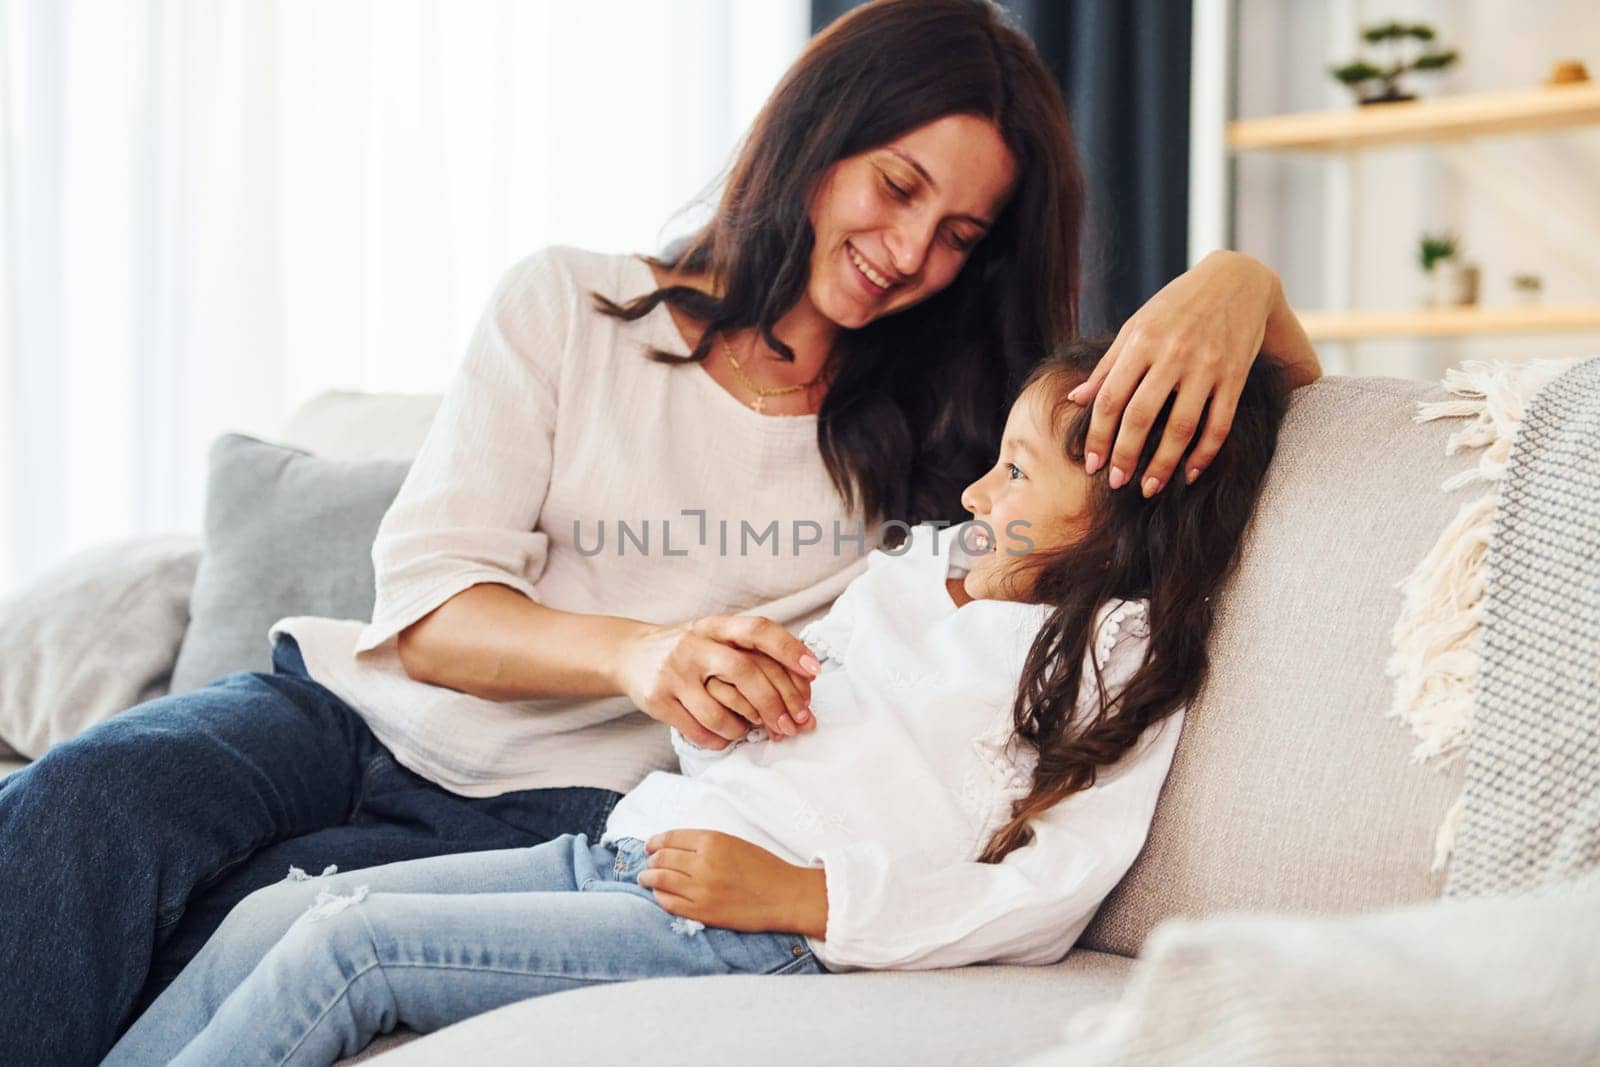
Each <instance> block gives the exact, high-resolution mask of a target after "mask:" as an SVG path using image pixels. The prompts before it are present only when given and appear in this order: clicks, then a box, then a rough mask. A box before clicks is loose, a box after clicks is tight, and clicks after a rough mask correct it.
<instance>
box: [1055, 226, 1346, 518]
mask: <svg viewBox="0 0 1600 1067" xmlns="http://www.w3.org/2000/svg"><path fill="white" fill-rule="evenodd" d="M1269 331H1270V333H1271V334H1272V336H1271V338H1270V340H1271V341H1272V342H1273V344H1272V345H1269V346H1268V352H1269V353H1270V354H1272V355H1273V356H1274V358H1279V359H1281V360H1282V361H1283V362H1284V363H1285V364H1286V365H1289V366H1292V367H1294V369H1295V370H1294V373H1293V374H1292V375H1291V379H1290V381H1291V384H1293V385H1303V384H1305V383H1306V382H1307V381H1310V380H1313V379H1315V378H1316V377H1317V376H1319V375H1320V374H1321V373H1322V369H1321V367H1320V366H1318V364H1317V359H1316V353H1315V351H1314V350H1313V349H1312V348H1311V342H1310V341H1309V340H1308V339H1307V338H1306V335H1305V331H1304V329H1302V328H1301V326H1300V323H1299V320H1298V319H1296V318H1295V315H1294V312H1293V311H1292V310H1291V309H1290V308H1289V306H1288V304H1287V303H1286V302H1285V301H1284V298H1283V290H1282V286H1281V284H1280V283H1279V280H1278V276H1277V275H1276V274H1274V273H1273V272H1272V271H1271V270H1269V269H1268V268H1267V267H1266V266H1264V265H1263V264H1261V263H1259V262H1257V261H1256V260H1254V259H1251V258H1250V257H1249V256H1245V255H1241V254H1239V253H1237V252H1227V251H1223V252H1213V253H1211V254H1210V255H1208V256H1206V258H1205V259H1203V260H1201V261H1200V262H1199V263H1198V264H1196V265H1195V266H1194V267H1193V268H1192V269H1190V270H1188V271H1186V272H1184V273H1183V274H1180V275H1179V276H1178V277H1176V278H1174V279H1173V280H1172V281H1170V282H1168V283H1167V285H1166V286H1164V287H1163V288H1162V289H1161V291H1160V292H1158V293H1156V295H1155V296H1153V297H1151V298H1150V299H1149V301H1148V302H1146V303H1145V305H1144V306H1143V307H1141V308H1140V309H1139V310H1138V311H1137V312H1135V313H1134V315H1133V316H1132V317H1131V318H1129V319H1128V321H1127V322H1125V323H1124V324H1123V326H1122V329H1121V330H1119V331H1118V332H1117V338H1116V341H1115V342H1113V344H1112V345H1111V348H1110V349H1109V350H1108V351H1107V352H1106V354H1105V357H1104V358H1103V359H1101V360H1100V363H1099V365H1097V366H1096V367H1095V369H1094V373H1093V374H1091V375H1090V376H1089V378H1088V380H1087V381H1085V382H1084V383H1083V384H1082V385H1080V386H1078V388H1076V389H1074V390H1073V391H1072V392H1071V393H1069V394H1068V397H1069V398H1070V399H1071V400H1073V401H1075V402H1076V403H1078V404H1080V405H1085V406H1087V405H1088V404H1089V403H1090V402H1091V401H1092V402H1093V403H1094V416H1093V419H1092V420H1091V422H1090V426H1089V434H1088V437H1087V439H1086V441H1085V443H1084V460H1085V462H1084V469H1085V470H1086V471H1087V472H1088V473H1089V474H1093V473H1094V472H1095V471H1096V470H1097V469H1099V468H1100V467H1101V466H1102V465H1106V463H1107V462H1108V461H1109V466H1110V468H1111V473H1110V475H1109V477H1108V481H1109V483H1110V485H1111V488H1113V489H1116V488H1119V487H1120V486H1122V485H1123V484H1124V483H1126V482H1127V481H1128V480H1129V479H1130V478H1131V477H1132V475H1133V472H1134V471H1135V469H1136V468H1137V466H1138V461H1139V455H1140V453H1141V452H1142V450H1143V448H1144V445H1145V438H1146V437H1147V435H1148V434H1149V432H1150V427H1151V425H1152V424H1153V423H1154V422H1155V420H1156V416H1157V415H1159V414H1160V413H1161V409H1162V407H1164V406H1165V405H1166V402H1167V398H1168V397H1169V396H1171V395H1172V393H1173V391H1174V390H1176V392H1177V394H1178V396H1177V400H1176V401H1174V403H1173V408H1172V414H1171V416H1170V417H1169V418H1168V420H1167V428H1166V433H1165V434H1163V435H1162V438H1161V443H1160V445H1159V446H1158V447H1157V449H1156V451H1155V454H1154V456H1152V457H1151V460H1150V463H1149V465H1148V466H1147V468H1146V470H1145V477H1144V481H1143V483H1142V484H1141V485H1140V491H1141V492H1142V493H1143V495H1144V496H1146V497H1149V496H1154V495H1155V494H1156V493H1158V492H1160V491H1161V490H1162V488H1164V487H1165V486H1166V485H1167V484H1168V482H1169V480H1170V478H1171V476H1172V474H1173V473H1174V469H1175V468H1176V467H1177V465H1178V461H1179V460H1180V459H1182V458H1183V451H1184V449H1185V448H1186V447H1188V444H1189V442H1190V441H1191V440H1192V439H1193V438H1194V435H1195V432H1196V431H1197V430H1199V429H1200V426H1201V421H1202V419H1203V420H1204V424H1205V432H1204V434H1203V435H1202V436H1201V438H1200V441H1199V443H1198V444H1197V445H1196V446H1195V450H1194V453H1193V454H1192V455H1191V456H1190V457H1189V461H1188V464H1187V468H1188V469H1187V470H1186V471H1185V472H1183V474H1184V476H1185V478H1186V480H1187V481H1188V482H1193V481H1194V480H1195V479H1196V478H1198V477H1199V476H1200V472H1201V471H1203V470H1205V469H1206V467H1207V466H1209V465H1210V463H1211V461H1212V460H1213V459H1215V458H1216V456H1217V452H1218V450H1219V449H1221V447H1222V442H1223V441H1224V440H1226V439H1227V436H1228V430H1229V429H1230V428H1231V427H1232V425H1233V412H1234V408H1235V406H1236V404H1237V403H1238V400H1239V394H1240V393H1241V392H1243V391H1244V382H1245V378H1246V377H1248V376H1249V373H1250V365H1251V364H1252V363H1253V362H1255V358H1256V355H1257V353H1260V352H1262V350H1263V340H1264V339H1268V334H1269ZM1208 400H1209V401H1210V405H1211V407H1210V410H1209V411H1206V410H1205V408H1206V403H1207V401H1208ZM1119 417H1120V419H1121V428H1120V429H1119V428H1118V419H1119Z"/></svg>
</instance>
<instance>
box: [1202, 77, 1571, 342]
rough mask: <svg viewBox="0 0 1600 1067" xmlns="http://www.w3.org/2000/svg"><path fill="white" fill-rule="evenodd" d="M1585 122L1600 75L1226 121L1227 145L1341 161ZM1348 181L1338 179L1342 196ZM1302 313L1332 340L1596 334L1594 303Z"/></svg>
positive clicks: (1313, 331)
mask: <svg viewBox="0 0 1600 1067" xmlns="http://www.w3.org/2000/svg"><path fill="white" fill-rule="evenodd" d="M1584 126H1600V84H1597V83H1594V82H1580V83H1576V84H1565V85H1541V86H1535V87H1532V88H1526V89H1514V90H1508V91H1504V92H1494V93H1470V94H1460V95H1456V96H1447V97H1440V98H1435V99H1431V100H1413V101H1404V102H1401V103H1393V104H1370V105H1366V106H1359V107H1358V106H1352V107H1350V108H1348V109H1345V110H1340V111H1321V112H1307V113H1302V114H1292V115H1276V116H1271V117H1268V118H1257V119H1238V120H1235V121H1232V122H1229V123H1228V125H1227V134H1226V139H1227V144H1228V147H1229V148H1230V149H1232V150H1234V151H1289V152H1313V153H1329V154H1332V155H1333V156H1334V157H1335V158H1340V159H1343V160H1344V161H1345V162H1346V164H1347V166H1348V164H1349V161H1350V160H1351V158H1352V156H1351V154H1352V153H1354V152H1358V151H1362V150H1365V149H1371V148H1384V147H1390V146H1395V145H1415V144H1434V143H1445V142H1460V141H1467V140H1473V139H1478V138H1489V137H1501V136H1509V135H1516V134H1528V133H1546V132H1550V131H1554V130H1562V129H1575V128H1578V127H1584ZM1347 173H1348V172H1347ZM1351 185H1352V183H1351V182H1350V181H1349V180H1347V181H1346V182H1345V183H1344V188H1345V190H1346V196H1347V198H1348V196H1349V192H1348V190H1349V189H1350V187H1351ZM1347 210H1348V208H1347ZM1300 321H1301V323H1302V324H1303V325H1304V326H1305V328H1306V332H1307V333H1308V334H1309V335H1310V337H1311V339H1312V340H1313V341H1337V342H1349V341H1362V340H1369V339H1375V338H1406V337H1434V338H1442V337H1471V336H1489V335H1505V336H1513V335H1515V336H1532V335H1539V334H1561V333H1600V303H1596V304H1566V305H1529V306H1511V307H1481V306H1467V307H1444V308H1425V309H1414V310H1389V311H1362V310H1345V311H1335V310H1330V311H1308V312H1303V313H1301V315H1300Z"/></svg>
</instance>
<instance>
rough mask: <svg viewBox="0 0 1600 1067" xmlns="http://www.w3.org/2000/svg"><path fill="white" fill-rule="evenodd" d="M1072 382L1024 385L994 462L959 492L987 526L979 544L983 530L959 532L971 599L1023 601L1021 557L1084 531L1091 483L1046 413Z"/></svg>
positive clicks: (1025, 582)
mask: <svg viewBox="0 0 1600 1067" xmlns="http://www.w3.org/2000/svg"><path fill="white" fill-rule="evenodd" d="M1078 380H1079V379H1074V380H1072V381H1064V380H1062V379H1061V377H1060V376H1055V377H1054V378H1053V379H1052V377H1045V378H1043V379H1041V380H1039V381H1036V382H1034V383H1033V384H1032V385H1030V386H1029V387H1028V388H1027V389H1025V390H1023V393H1022V395H1021V396H1019V397H1018V398H1017V402H1016V403H1015V404H1013V405H1011V414H1010V416H1009V417H1008V418H1007V419H1006V428H1005V433H1004V435H1003V437H1002V440H1001V444H1000V456H999V458H998V459H996V460H995V465H994V466H993V467H991V468H990V469H989V471H988V473H986V474H985V475H984V476H983V477H981V478H979V479H978V480H977V481H975V482H973V483H972V484H971V485H969V486H967V488H966V489H965V490H963V491H962V493H961V506H962V507H964V508H966V509H967V510H968V511H969V512H971V513H972V517H973V518H974V519H978V520H982V522H984V523H985V524H987V527H988V529H989V530H991V531H993V535H992V536H993V540H991V541H989V542H988V543H986V544H985V543H980V538H979V536H978V535H979V532H980V531H981V530H982V527H976V526H975V527H974V528H972V529H969V530H967V531H964V532H963V533H962V534H961V535H960V536H961V537H962V538H963V540H962V546H963V547H964V548H966V549H967V550H968V551H969V552H971V553H972V554H973V559H972V567H971V569H970V570H969V571H968V572H967V576H966V579H965V581H964V582H963V583H962V587H963V588H964V589H965V590H966V593H967V595H968V596H970V597H972V598H973V599H974V600H1026V599H1027V598H1028V596H1029V595H1030V594H1031V592H1032V583H1031V580H1030V579H1029V576H1028V569H1027V564H1028V562H1029V560H1028V559H1027V556H1028V555H1031V554H1033V553H1036V552H1045V551H1048V550H1050V549H1055V548H1061V547H1063V546H1065V545H1067V544H1070V543H1071V542H1072V540H1073V539H1075V538H1077V537H1080V536H1082V533H1083V531H1084V529H1086V528H1087V524H1088V519H1089V515H1090V508H1091V506H1092V503H1093V487H1094V481H1093V479H1092V478H1091V476H1090V475H1087V474H1085V473H1084V472H1083V467H1082V466H1081V465H1080V464H1077V463H1073V462H1072V461H1071V460H1070V459H1069V458H1068V457H1067V454H1066V450H1065V448H1064V447H1063V444H1062V434H1061V432H1060V430H1059V428H1058V427H1057V426H1054V425H1052V417H1051V416H1052V413H1053V410H1054V408H1055V403H1054V401H1055V398H1056V396H1057V395H1058V393H1059V392H1060V391H1061V390H1067V389H1071V388H1072V387H1073V385H1075V384H1077V381H1078ZM1013 524H1015V525H1013ZM1030 542H1031V544H1030Z"/></svg>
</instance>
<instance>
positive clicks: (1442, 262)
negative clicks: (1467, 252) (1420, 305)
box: [1417, 233, 1478, 307]
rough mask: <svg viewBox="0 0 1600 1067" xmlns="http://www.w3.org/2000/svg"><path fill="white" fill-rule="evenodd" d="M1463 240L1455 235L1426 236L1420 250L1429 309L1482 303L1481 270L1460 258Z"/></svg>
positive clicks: (1419, 260)
mask: <svg viewBox="0 0 1600 1067" xmlns="http://www.w3.org/2000/svg"><path fill="white" fill-rule="evenodd" d="M1459 244H1460V241H1459V239H1458V238H1457V237H1456V235H1455V234H1453V233H1425V234H1423V235H1422V242H1421V244H1420V245H1419V247H1418V250H1417V259H1418V262H1420V263H1421V264H1422V273H1423V274H1424V275H1426V277H1427V279H1428V288H1427V292H1426V295H1425V296H1424V298H1423V302H1424V303H1425V304H1426V305H1427V306H1428V307H1451V306H1463V305H1469V304H1476V303H1477V302H1478V268H1477V267H1475V266H1471V265H1469V264H1464V263H1462V262H1461V261H1460V260H1459V259H1457V258H1456V253H1457V251H1458V247H1459Z"/></svg>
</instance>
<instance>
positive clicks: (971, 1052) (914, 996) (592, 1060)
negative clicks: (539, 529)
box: [371, 951, 1133, 1067]
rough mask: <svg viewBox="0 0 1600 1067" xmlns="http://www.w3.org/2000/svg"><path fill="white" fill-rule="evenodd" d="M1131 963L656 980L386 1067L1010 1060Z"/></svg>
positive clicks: (453, 1031) (484, 1020) (566, 999)
mask: <svg viewBox="0 0 1600 1067" xmlns="http://www.w3.org/2000/svg"><path fill="white" fill-rule="evenodd" d="M1132 967H1133V961H1132V960H1126V959H1123V958H1122V957H1120V956H1108V955H1104V954H1101V953H1096V952H1083V951H1076V952H1073V953H1071V954H1070V955H1068V957H1067V958H1066V959H1065V960H1063V961H1062V962H1061V963H1058V964H1055V965H1053V966H1049V967H1015V966H973V967H960V968H954V969H949V970H939V971H907V972H894V971H879V972H871V971H861V972H855V973H850V974H808V975H795V976H782V977H779V976H767V975H718V976H715V977H709V978H651V979H648V980H645V981H638V982H620V983H616V984H613V985H601V986H591V987H589V988H586V989H575V990H569V991H566V992H562V993H553V994H550V995H549V996H543V997H535V998H533V999H531V1000H524V1001H521V1002H519V1003H516V1004H512V1005H509V1006H507V1007H504V1008H500V1009H499V1010H497V1011H493V1012H489V1013H487V1014H485V1015H480V1016H478V1017H477V1018H475V1019H468V1020H467V1021H465V1022H462V1023H458V1024H456V1025H455V1026H451V1027H446V1028H445V1029H443V1030H440V1031H438V1032H437V1033H434V1034H430V1035H428V1036H427V1037H424V1038H420V1039H418V1040H415V1041H411V1042H409V1043H407V1044H405V1045H402V1046H401V1047H399V1048H398V1049H395V1050H394V1051H392V1052H389V1053H387V1054H385V1055H382V1056H378V1057H376V1058H375V1059H373V1060H372V1061H371V1062H372V1063H374V1064H379V1065H381V1067H412V1065H415V1067H424V1065H426V1067H434V1065H436V1064H441V1063H470V1064H472V1065H473V1067H498V1065H502V1064H503V1065H505V1067H512V1065H516V1067H522V1065H524V1064H529V1063H538V1064H540V1065H541V1067H560V1065H564V1064H571V1065H573V1067H592V1065H593V1064H596V1063H639V1064H649V1065H650V1067H706V1065H707V1064H743V1063H759V1064H761V1065H762V1067H826V1065H829V1064H838V1065H840V1067H846V1065H848V1067H857V1065H859V1064H873V1065H874V1067H894V1065H897V1064H905V1065H907V1067H911V1065H915V1067H930V1065H935V1064H972V1063H1011V1062H1014V1061H1015V1060H1016V1059H1018V1058H1019V1057H1021V1056H1025V1055H1030V1054H1032V1053H1035V1052H1038V1051H1039V1050H1041V1049H1045V1048H1049V1047H1050V1046H1052V1045H1055V1044H1056V1043H1057V1042H1059V1041H1060V1039H1061V1025H1062V1022H1063V1021H1064V1020H1065V1019H1066V1018H1067V1017H1068V1016H1069V1015H1072V1014H1073V1013H1075V1012H1077V1011H1078V1010H1079V1009H1081V1008H1084V1007H1087V1006H1089V1005H1093V1004H1101V1003H1105V1002H1108V1001H1111V1000H1115V999H1116V998H1117V997H1118V996H1119V995H1120V993H1121V990H1122V987H1123V985H1124V983H1125V982H1126V981H1127V976H1128V973H1129V971H1131V969H1132Z"/></svg>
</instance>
